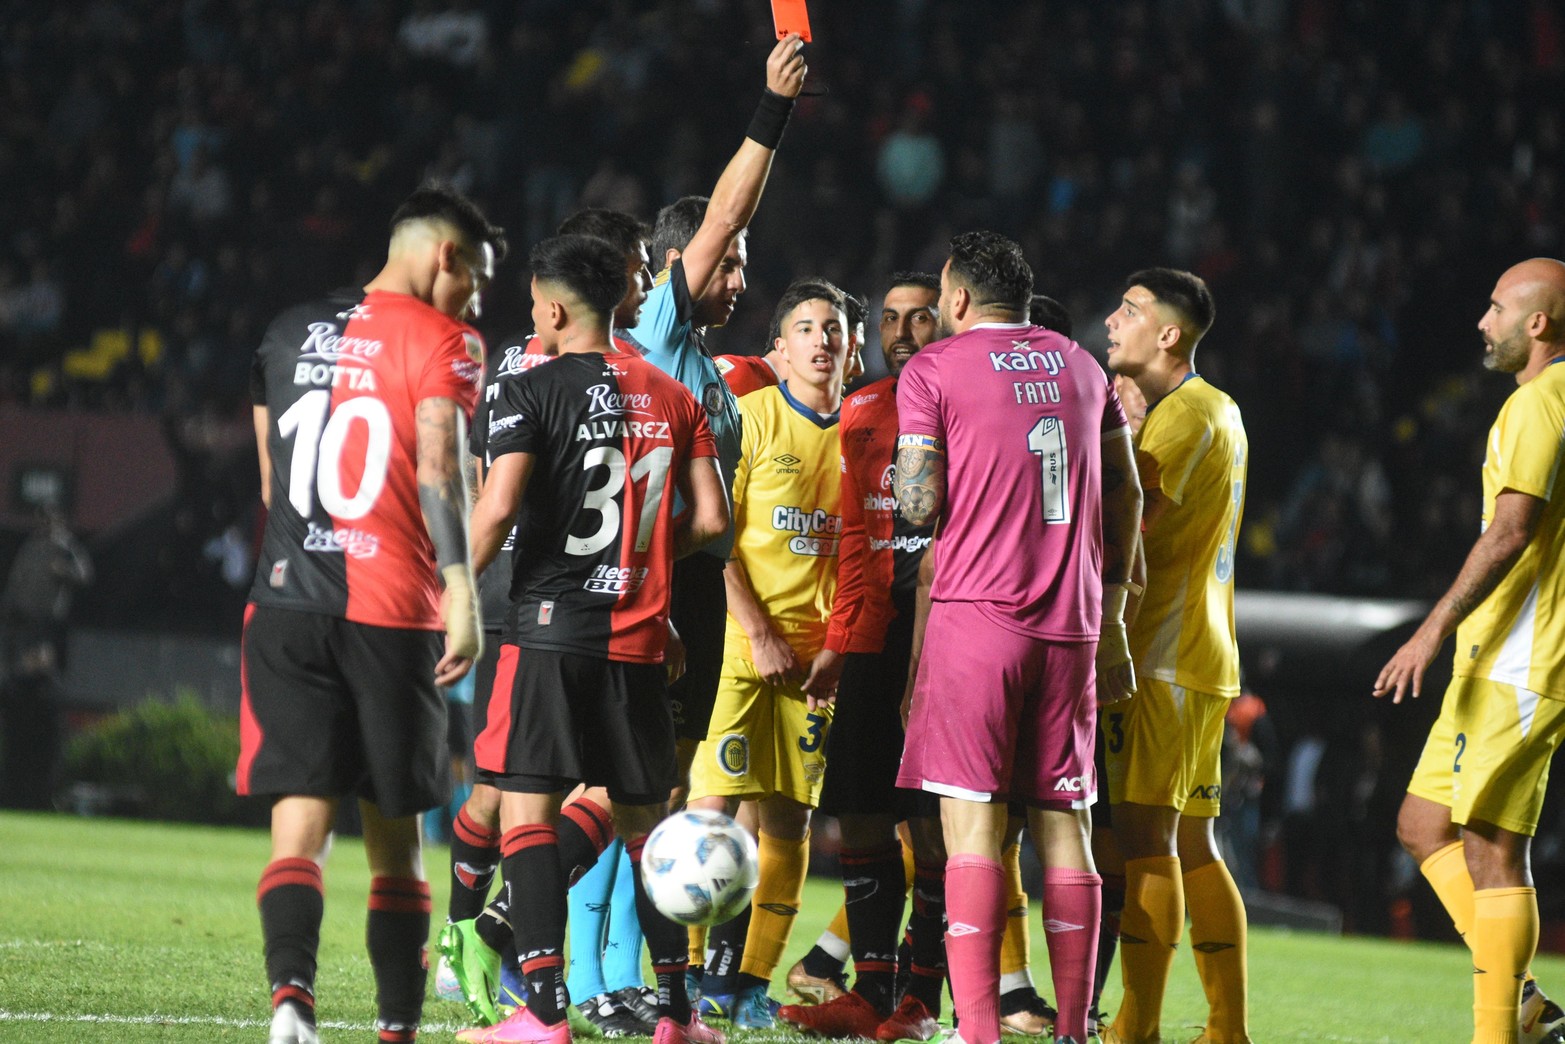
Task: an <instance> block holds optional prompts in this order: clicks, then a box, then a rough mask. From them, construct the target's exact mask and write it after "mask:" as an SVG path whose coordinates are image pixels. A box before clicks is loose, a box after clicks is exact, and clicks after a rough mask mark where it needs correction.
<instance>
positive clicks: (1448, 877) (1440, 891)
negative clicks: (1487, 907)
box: [1418, 841, 1473, 946]
mask: <svg viewBox="0 0 1565 1044" xmlns="http://www.w3.org/2000/svg"><path fill="white" fill-rule="evenodd" d="M1418 869H1419V870H1420V871H1422V872H1423V875H1424V878H1425V879H1426V880H1427V881H1428V882H1429V887H1431V888H1433V889H1434V890H1435V896H1436V897H1437V898H1438V899H1439V900H1440V904H1441V905H1442V906H1444V907H1445V912H1446V913H1448V914H1450V915H1451V923H1452V924H1454V925H1456V934H1457V935H1460V936H1461V937H1462V941H1463V942H1465V943H1467V945H1468V946H1471V945H1472V944H1473V943H1472V940H1471V939H1469V938H1468V937H1467V932H1468V930H1469V929H1471V928H1472V924H1473V879H1472V876H1471V875H1470V874H1468V872H1467V850H1466V846H1464V845H1463V844H1462V842H1460V841H1453V842H1451V843H1450V844H1449V845H1446V846H1445V847H1444V848H1442V849H1441V850H1440V851H1438V852H1436V853H1435V854H1434V855H1432V856H1430V857H1429V858H1428V859H1425V860H1424V862H1423V865H1421V866H1420V867H1419V868H1418Z"/></svg>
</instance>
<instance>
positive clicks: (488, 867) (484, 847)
mask: <svg viewBox="0 0 1565 1044" xmlns="http://www.w3.org/2000/svg"><path fill="white" fill-rule="evenodd" d="M499 865H500V831H499V830H497V829H496V830H489V829H485V828H484V827H482V826H480V825H479V824H478V823H476V822H474V820H473V818H472V817H471V816H469V815H468V814H467V808H466V806H463V808H462V810H461V811H459V812H458V813H457V814H456V819H455V820H454V821H453V822H452V824H451V903H450V905H449V906H447V907H446V920H448V921H466V920H469V919H471V918H474V917H477V916H478V914H479V913H480V911H482V910H483V908H484V901H485V900H487V899H488V898H489V887H490V885H491V884H493V883H494V872H495V868H496V867H498V866H499Z"/></svg>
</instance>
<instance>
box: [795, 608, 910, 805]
mask: <svg viewBox="0 0 1565 1044" xmlns="http://www.w3.org/2000/svg"><path fill="white" fill-rule="evenodd" d="M912 655H913V613H912V610H911V608H909V610H908V611H907V612H906V613H899V614H898V615H897V616H896V617H895V618H893V619H892V621H891V624H890V626H888V627H887V628H886V640H885V644H884V646H883V647H882V649H881V651H880V652H878V653H848V654H847V655H846V656H845V657H844V658H843V666H842V679H841V681H839V682H838V684H837V708H836V713H835V716H834V717H833V718H832V723H831V734H830V736H829V737H828V738H827V740H826V781H825V783H824V784H823V785H822V788H821V804H820V810H821V811H822V812H824V813H826V814H827V815H831V816H841V815H891V816H895V817H896V818H897V819H898V820H903V819H911V818H914V817H918V816H938V815H939V814H940V799H939V798H938V797H936V796H935V795H933V794H927V793H925V792H924V791H921V790H903V789H900V788H899V787H898V786H897V769H898V767H899V766H900V765H901V763H902V743H903V738H904V737H903V732H902V695H903V692H904V691H905V689H906V686H907V673H908V662H909V661H910V660H911V659H912Z"/></svg>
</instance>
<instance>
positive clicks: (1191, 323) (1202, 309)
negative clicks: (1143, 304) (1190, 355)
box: [1125, 268, 1217, 348]
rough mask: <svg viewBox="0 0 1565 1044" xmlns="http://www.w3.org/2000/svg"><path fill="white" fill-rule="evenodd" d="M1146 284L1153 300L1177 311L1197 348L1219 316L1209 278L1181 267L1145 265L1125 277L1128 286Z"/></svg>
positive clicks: (1192, 345)
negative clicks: (1208, 281) (1208, 286)
mask: <svg viewBox="0 0 1565 1044" xmlns="http://www.w3.org/2000/svg"><path fill="white" fill-rule="evenodd" d="M1133 286H1139V287H1144V288H1145V289H1146V290H1147V292H1148V293H1150V294H1151V295H1152V298H1153V300H1155V301H1157V303H1158V304H1160V305H1163V306H1165V307H1167V308H1169V309H1171V310H1172V311H1173V312H1174V315H1175V316H1176V317H1177V318H1178V319H1179V324H1178V325H1179V328H1180V329H1181V330H1183V331H1184V332H1185V336H1186V337H1188V338H1189V339H1190V347H1191V348H1194V347H1195V346H1196V344H1197V343H1198V342H1199V341H1200V340H1201V338H1203V337H1205V336H1206V332H1207V331H1208V330H1210V329H1211V328H1212V320H1214V319H1216V318H1217V304H1216V302H1214V301H1213V300H1212V291H1211V290H1209V289H1207V286H1206V280H1204V279H1202V278H1201V277H1200V276H1198V275H1196V274H1195V273H1194V272H1185V271H1181V270H1180V269H1177V268H1143V269H1142V270H1141V271H1139V272H1136V273H1135V274H1133V275H1132V276H1131V277H1130V278H1129V279H1127V280H1125V289H1126V290H1129V289H1130V288H1131V287H1133Z"/></svg>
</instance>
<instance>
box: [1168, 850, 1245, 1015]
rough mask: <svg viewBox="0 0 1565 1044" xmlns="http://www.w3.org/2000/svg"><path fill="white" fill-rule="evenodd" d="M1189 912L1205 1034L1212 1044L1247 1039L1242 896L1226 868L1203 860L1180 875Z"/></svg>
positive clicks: (1221, 864) (1217, 863) (1219, 863)
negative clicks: (1207, 1008)
mask: <svg viewBox="0 0 1565 1044" xmlns="http://www.w3.org/2000/svg"><path fill="white" fill-rule="evenodd" d="M1184 884H1185V906H1186V908H1187V909H1188V910H1189V911H1190V949H1191V950H1192V951H1193V952H1194V953H1195V966H1196V971H1197V972H1199V973H1200V975H1201V986H1202V988H1203V989H1204V990H1205V991H1206V1002H1207V1004H1208V1005H1209V1006H1210V1009H1211V1014H1210V1016H1209V1017H1208V1019H1207V1023H1206V1036H1207V1039H1209V1040H1211V1041H1212V1042H1213V1044H1242V1042H1245V1041H1248V1040H1249V1026H1248V1022H1249V986H1250V977H1249V963H1248V959H1247V951H1248V947H1247V945H1246V942H1247V938H1248V935H1249V927H1248V921H1247V919H1246V917H1245V912H1244V899H1243V898H1242V897H1241V896H1240V895H1239V888H1238V886H1237V885H1235V884H1234V879H1233V877H1232V875H1230V874H1229V873H1228V867H1227V865H1226V864H1224V863H1222V862H1221V861H1219V862H1216V863H1208V864H1206V865H1205V866H1203V867H1199V868H1197V869H1195V870H1192V871H1190V872H1189V873H1188V874H1185V875H1184Z"/></svg>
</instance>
